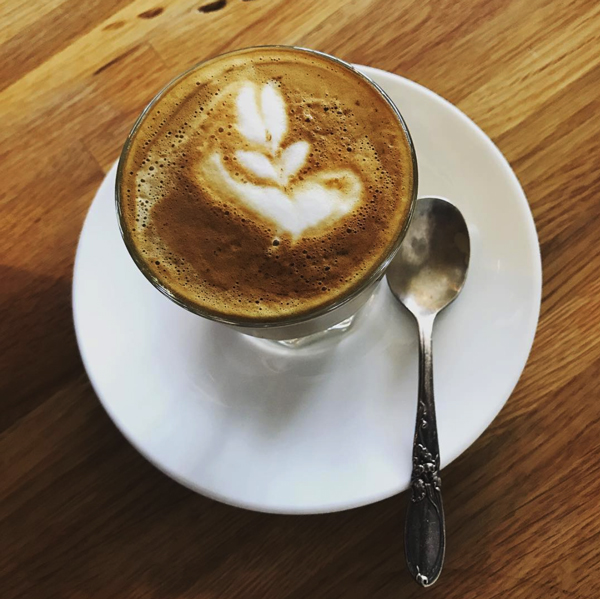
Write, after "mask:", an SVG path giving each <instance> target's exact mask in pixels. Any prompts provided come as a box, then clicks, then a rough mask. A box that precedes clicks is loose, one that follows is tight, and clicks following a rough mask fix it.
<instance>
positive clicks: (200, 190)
mask: <svg viewBox="0 0 600 599" xmlns="http://www.w3.org/2000/svg"><path fill="white" fill-rule="evenodd" d="M119 172H120V181H119V184H118V185H119V206H120V214H121V225H122V229H123V231H124V236H125V239H126V241H127V244H128V247H129V249H130V251H131V252H132V253H133V254H134V255H135V257H136V261H137V263H138V264H143V266H144V271H145V272H146V273H147V274H149V276H150V277H151V278H152V280H154V281H158V282H159V283H160V285H161V286H162V287H164V288H166V289H168V290H169V292H170V293H171V294H173V295H174V296H176V297H178V298H179V299H180V300H181V302H182V303H184V304H185V305H187V306H189V307H190V308H192V309H194V310H197V311H200V312H202V313H207V312H208V313H211V314H214V315H216V316H219V317H221V318H225V319H230V320H231V319H233V320H235V321H236V322H238V321H240V320H243V321H251V323H255V322H265V321H276V322H279V321H280V320H282V319H283V320H286V319H287V318H288V317H294V318H296V317H298V316H300V315H304V314H308V313H312V311H313V310H318V309H320V308H323V307H326V306H329V305H331V303H332V302H335V301H338V300H339V299H340V298H344V297H346V296H347V295H348V294H351V293H352V292H353V290H354V289H356V287H357V286H358V285H361V283H362V282H364V281H365V279H366V278H367V277H369V276H370V275H371V274H372V273H373V272H374V270H376V269H377V268H378V266H379V265H380V264H381V262H382V261H383V260H384V259H385V257H386V256H387V255H389V252H390V251H391V248H392V247H393V246H394V244H395V243H396V241H397V239H398V237H399V236H400V234H401V232H402V230H403V227H404V225H405V223H406V220H407V218H408V215H409V213H410V207H411V201H412V194H413V189H414V183H413V181H414V173H413V157H412V150H411V147H410V144H409V141H408V138H407V136H406V134H405V132H404V130H403V128H402V125H401V123H400V121H399V120H398V118H397V115H396V113H395V111H394V109H393V107H392V106H391V105H390V104H389V102H388V101H387V100H386V99H385V98H384V97H383V96H382V95H381V94H380V93H379V91H378V90H377V89H376V88H375V87H374V86H372V85H371V84H370V83H369V82H368V81H367V80H365V79H364V78H362V77H361V76H359V75H357V74H356V73H355V72H354V71H353V70H351V69H349V68H348V67H346V66H344V65H343V64H342V63H339V62H337V61H334V60H331V59H330V58H328V57H325V56H322V55H319V54H315V53H313V52H308V51H305V50H298V49H292V48H282V47H274V48H255V49H247V50H239V51H236V52H233V53H230V54H227V55H224V56H221V57H217V58H216V59H214V60H211V61H208V62H207V63H205V64H203V65H200V66H198V67H197V68H195V69H193V70H191V71H189V72H188V73H187V74H185V75H184V76H183V77H181V78H179V79H178V80H176V81H175V82H174V83H173V84H172V85H171V86H169V87H168V88H167V90H166V91H165V92H164V93H163V94H162V96H161V97H160V99H159V100H158V101H157V102H155V103H154V104H153V105H152V106H150V107H149V108H148V110H147V111H146V112H145V113H144V115H143V117H142V119H141V120H140V122H139V125H138V128H137V130H136V132H135V135H134V136H133V138H132V140H131V143H130V146H129V147H128V148H127V149H126V152H125V153H124V156H123V158H122V160H121V163H120V171H119Z"/></svg>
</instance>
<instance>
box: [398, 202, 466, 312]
mask: <svg viewBox="0 0 600 599" xmlns="http://www.w3.org/2000/svg"><path fill="white" fill-rule="evenodd" d="M469 257H470V243H469V231H468V229H467V225H466V223H465V220H464V218H463V216H462V214H461V213H460V211H459V210H458V208H456V206H454V205H453V204H451V203H450V202H448V201H447V200H443V199H442V198H422V199H420V200H418V201H417V205H416V207H415V213H414V215H413V219H412V222H411V224H410V228H409V230H408V231H407V233H406V237H405V238H404V241H403V242H402V245H401V246H400V249H399V251H398V254H396V257H395V258H394V260H393V261H392V263H391V264H390V266H389V267H388V270H387V280H388V285H389V286H390V289H391V291H392V293H393V294H394V295H395V296H396V297H397V298H398V299H399V300H400V301H401V302H402V303H403V304H404V305H405V306H406V307H407V308H408V309H409V310H410V311H411V312H412V313H413V314H414V315H415V316H417V315H423V316H426V315H432V314H436V313H437V312H439V311H440V310H443V309H444V308H445V307H446V306H447V305H448V304H450V303H451V302H453V301H454V300H455V299H456V297H457V296H458V294H459V293H460V291H461V289H462V288H463V285H464V283H465V279H466V276H467V269H468V267H469Z"/></svg>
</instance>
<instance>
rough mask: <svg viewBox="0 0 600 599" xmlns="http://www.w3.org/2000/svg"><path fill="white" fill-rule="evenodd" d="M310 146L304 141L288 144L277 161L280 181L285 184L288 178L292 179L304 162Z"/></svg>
mask: <svg viewBox="0 0 600 599" xmlns="http://www.w3.org/2000/svg"><path fill="white" fill-rule="evenodd" d="M309 150H310V145H309V144H308V142H306V141H297V142H296V143H293V144H290V145H289V146H288V147H287V148H286V149H285V150H283V152H282V153H281V158H280V161H279V164H280V169H281V179H282V181H283V182H284V184H287V182H288V180H289V178H290V177H293V176H294V175H295V174H296V173H297V172H298V171H299V170H300V169H301V168H302V166H303V165H304V163H305V162H306V157H307V156H308V151H309Z"/></svg>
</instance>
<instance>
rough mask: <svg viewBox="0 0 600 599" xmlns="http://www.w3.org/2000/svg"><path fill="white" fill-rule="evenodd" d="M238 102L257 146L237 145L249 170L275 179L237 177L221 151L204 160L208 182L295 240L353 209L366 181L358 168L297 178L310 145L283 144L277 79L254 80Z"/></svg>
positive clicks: (244, 129) (244, 131) (241, 120)
mask: <svg viewBox="0 0 600 599" xmlns="http://www.w3.org/2000/svg"><path fill="white" fill-rule="evenodd" d="M236 107H237V116H238V120H237V128H238V131H239V132H240V134H241V135H242V137H244V138H245V139H246V141H247V142H249V143H250V144H251V147H252V145H253V147H252V149H251V150H247V149H241V148H240V149H239V150H236V152H235V157H236V159H237V161H238V164H239V165H240V166H241V167H242V169H244V171H245V172H246V174H247V175H248V174H250V173H251V174H252V175H254V177H256V178H258V179H263V180H266V181H268V182H269V183H267V184H263V185H257V184H256V183H254V182H252V179H251V178H250V180H249V179H248V178H246V177H239V178H236V177H233V176H232V174H231V173H230V172H229V171H228V169H227V167H226V166H225V164H224V162H223V158H222V156H221V154H220V153H219V152H218V151H217V152H215V153H213V154H212V155H211V156H210V157H209V158H208V159H207V160H206V161H205V162H204V164H203V170H204V173H205V175H206V177H207V181H209V182H210V184H211V186H213V187H214V189H215V191H216V192H217V193H222V192H223V191H225V190H226V193H227V194H228V195H229V196H230V197H231V198H232V199H234V201H236V202H239V203H240V204H243V205H245V206H246V207H248V208H250V209H252V210H253V211H255V212H256V213H257V214H258V215H259V216H260V217H262V218H265V219H267V220H269V221H271V222H272V223H274V224H275V225H276V226H277V230H278V231H280V232H287V233H289V234H290V235H291V237H292V239H297V238H298V237H300V236H301V235H302V233H303V231H305V230H306V229H308V228H310V227H314V226H317V225H318V224H320V223H323V222H326V221H331V222H333V221H334V220H337V219H339V218H342V217H343V216H344V215H346V214H348V213H349V212H350V211H351V210H352V208H353V207H354V206H355V204H356V203H357V202H358V201H359V199H360V197H361V195H362V193H363V186H362V183H361V180H360V178H359V177H358V175H357V174H356V173H354V172H353V171H352V170H349V169H339V168H338V169H331V170H324V171H320V172H316V173H314V174H311V175H309V176H307V177H304V178H303V180H293V179H292V177H294V175H296V174H297V173H298V172H299V171H300V169H301V168H302V167H303V166H304V164H306V160H307V157H308V154H309V152H310V144H309V143H308V142H306V141H297V142H294V143H292V144H290V145H289V146H288V147H287V148H284V147H282V144H283V140H284V139H285V135H286V133H287V130H288V118H287V110H286V105H285V102H284V100H283V96H282V94H281V92H280V91H279V89H278V87H277V85H276V84H275V83H267V84H265V85H263V86H262V87H261V88H260V90H259V89H258V86H256V85H255V84H254V83H251V82H248V83H246V84H244V85H243V86H242V87H241V88H240V89H239V92H238V94H237V98H236ZM257 146H258V147H257ZM229 164H231V163H229ZM291 179H292V181H293V182H292V183H290V180H291Z"/></svg>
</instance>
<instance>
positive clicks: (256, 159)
mask: <svg viewBox="0 0 600 599" xmlns="http://www.w3.org/2000/svg"><path fill="white" fill-rule="evenodd" d="M235 155H236V158H237V159H238V161H239V163H240V164H241V165H242V166H243V167H244V168H245V169H246V170H248V171H250V172H251V173H254V174H255V175H256V176H257V177H260V178H261V179H270V180H271V181H275V182H276V183H278V182H279V173H278V172H277V170H276V169H275V167H274V166H273V163H272V162H271V161H270V160H269V158H268V157H267V156H265V155H264V154H261V153H260V152H246V151H244V150H238V151H237V152H236V153H235Z"/></svg>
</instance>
